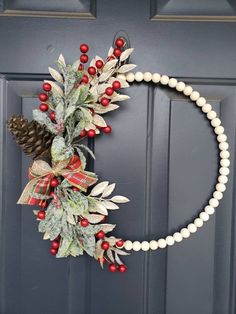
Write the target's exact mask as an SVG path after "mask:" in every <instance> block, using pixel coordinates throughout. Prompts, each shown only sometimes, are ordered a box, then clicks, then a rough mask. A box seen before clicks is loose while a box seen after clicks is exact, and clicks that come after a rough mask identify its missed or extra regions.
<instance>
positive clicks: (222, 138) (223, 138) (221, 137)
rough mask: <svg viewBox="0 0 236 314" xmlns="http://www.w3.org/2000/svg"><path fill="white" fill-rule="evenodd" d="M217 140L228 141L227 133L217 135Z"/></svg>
mask: <svg viewBox="0 0 236 314" xmlns="http://www.w3.org/2000/svg"><path fill="white" fill-rule="evenodd" d="M217 141H218V142H219V143H221V142H225V141H227V135H225V134H219V135H218V136H217Z"/></svg>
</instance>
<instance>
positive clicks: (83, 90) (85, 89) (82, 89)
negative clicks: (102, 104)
mask: <svg viewBox="0 0 236 314" xmlns="http://www.w3.org/2000/svg"><path fill="white" fill-rule="evenodd" d="M79 90H80V94H79V99H78V100H79V103H80V104H83V103H84V102H85V100H86V99H87V97H88V93H89V87H88V86H87V85H81V86H80V87H79Z"/></svg>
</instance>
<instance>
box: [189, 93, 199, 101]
mask: <svg viewBox="0 0 236 314" xmlns="http://www.w3.org/2000/svg"><path fill="white" fill-rule="evenodd" d="M199 97H200V94H199V92H197V91H193V92H192V93H191V95H190V99H191V100H192V101H196V100H198V98H199Z"/></svg>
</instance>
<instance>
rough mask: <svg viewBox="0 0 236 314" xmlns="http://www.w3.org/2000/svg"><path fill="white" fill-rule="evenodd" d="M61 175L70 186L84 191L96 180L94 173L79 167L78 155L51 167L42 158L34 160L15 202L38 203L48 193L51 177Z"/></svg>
mask: <svg viewBox="0 0 236 314" xmlns="http://www.w3.org/2000/svg"><path fill="white" fill-rule="evenodd" d="M58 176H63V177H64V178H65V179H66V180H67V181H68V182H69V183H70V184H71V185H72V186H75V187H77V188H78V189H80V190H82V191H86V190H87V188H88V187H89V186H90V185H93V184H94V183H95V182H96V181H97V177H96V175H95V174H94V173H92V172H88V171H84V170H82V169H81V162H80V159H79V157H78V156H76V155H74V156H73V157H72V158H70V159H67V160H63V161H60V162H58V163H56V164H54V165H53V166H52V167H51V166H50V165H49V164H48V163H47V162H46V161H43V160H36V161H34V162H33V164H32V166H31V167H30V168H29V178H30V181H29V182H28V183H27V185H26V187H25V188H24V190H23V192H22V194H21V196H20V198H19V200H18V202H17V204H28V205H39V204H41V203H42V200H43V199H44V196H46V195H49V192H50V181H51V179H52V178H53V177H58Z"/></svg>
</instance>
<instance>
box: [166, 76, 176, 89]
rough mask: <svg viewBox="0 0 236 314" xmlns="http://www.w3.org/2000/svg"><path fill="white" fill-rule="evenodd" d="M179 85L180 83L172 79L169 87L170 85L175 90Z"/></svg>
mask: <svg viewBox="0 0 236 314" xmlns="http://www.w3.org/2000/svg"><path fill="white" fill-rule="evenodd" d="M177 83H178V81H177V80H176V79H175V78H171V79H170V80H169V83H168V85H169V86H170V87H171V88H175V87H176V85H177Z"/></svg>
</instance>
